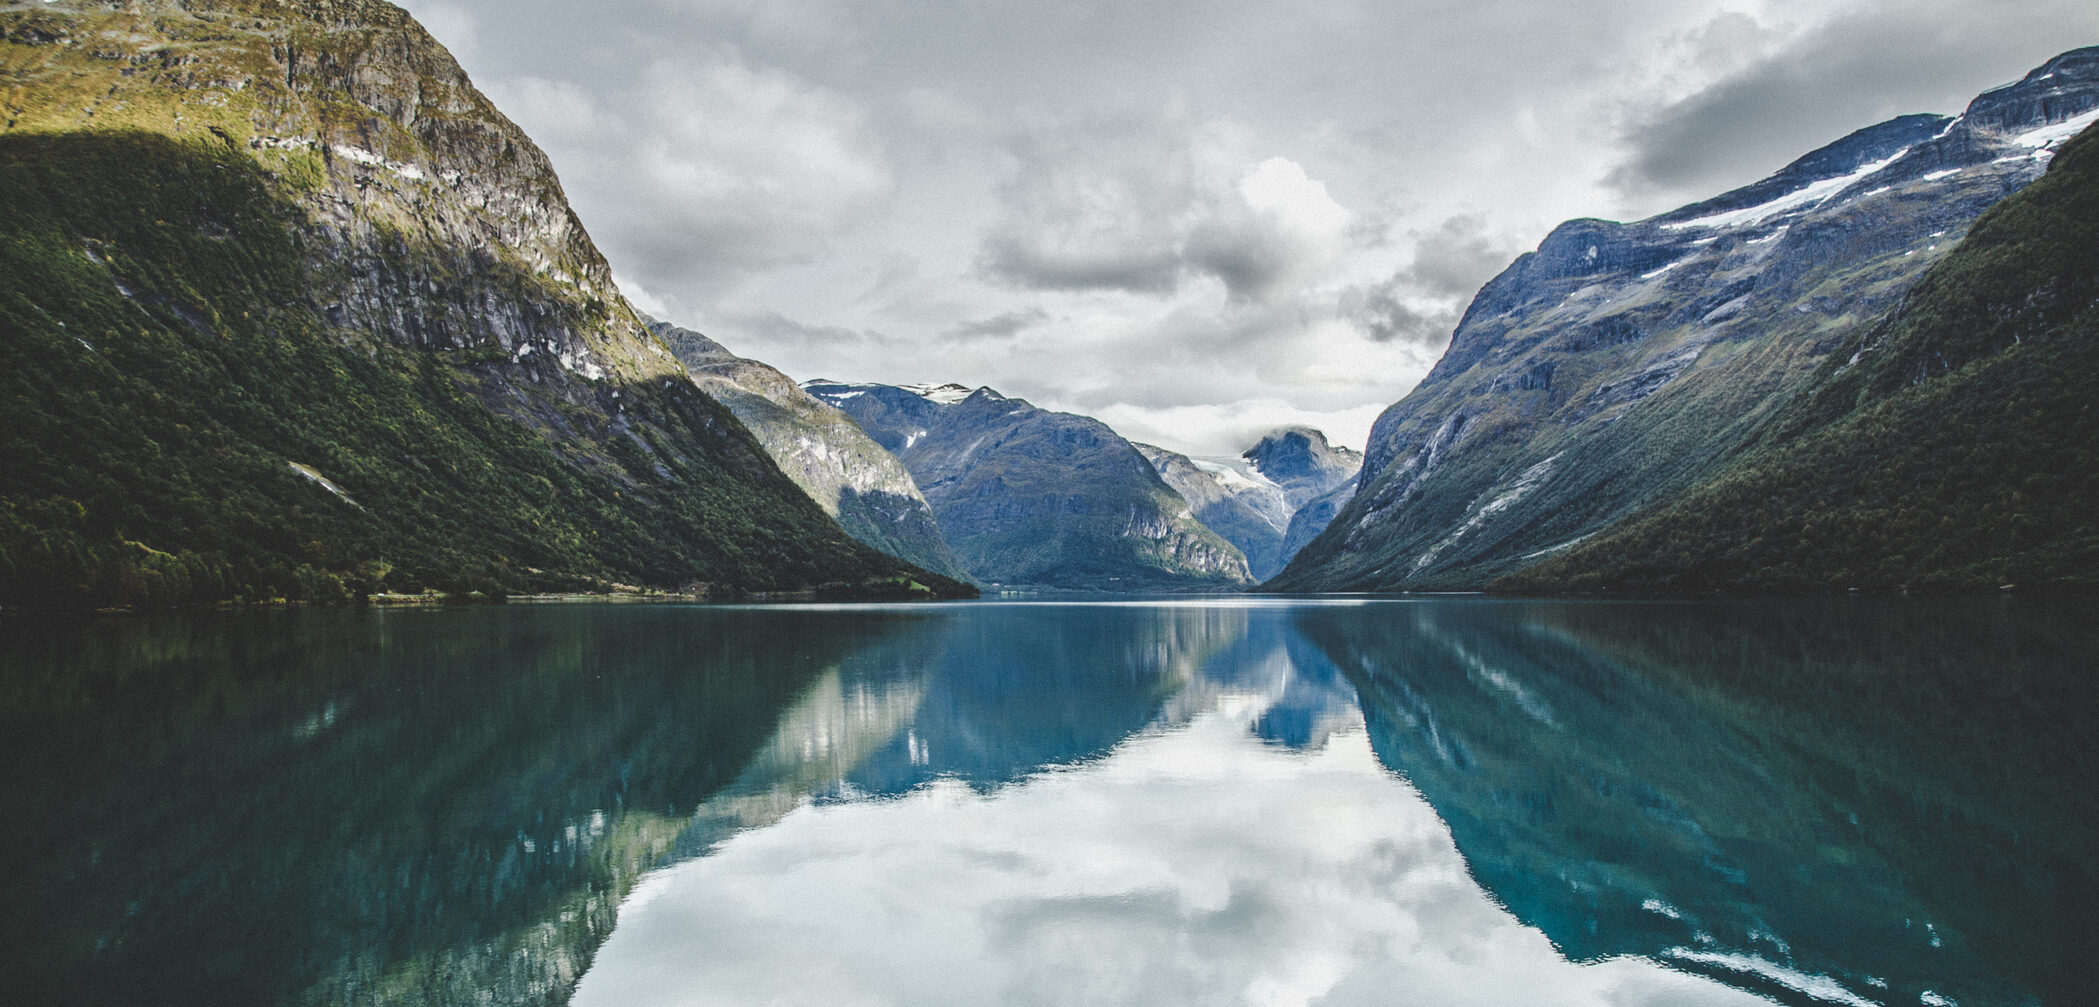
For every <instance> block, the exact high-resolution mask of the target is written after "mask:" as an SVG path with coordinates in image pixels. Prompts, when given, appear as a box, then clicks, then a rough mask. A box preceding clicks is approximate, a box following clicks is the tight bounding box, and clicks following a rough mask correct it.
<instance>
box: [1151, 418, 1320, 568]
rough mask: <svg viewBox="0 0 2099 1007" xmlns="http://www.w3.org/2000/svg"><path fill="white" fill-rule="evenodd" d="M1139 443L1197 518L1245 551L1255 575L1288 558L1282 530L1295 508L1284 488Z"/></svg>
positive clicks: (1255, 477)
mask: <svg viewBox="0 0 2099 1007" xmlns="http://www.w3.org/2000/svg"><path fill="white" fill-rule="evenodd" d="M1136 448H1137V450H1138V452H1139V453H1141V454H1143V455H1144V460H1145V461H1148V462H1150V463H1152V469H1153V471H1155V472H1157V473H1159V478H1160V479H1161V480H1163V481H1165V483H1166V485H1168V486H1170V487H1172V488H1173V491H1174V492H1176V493H1179V494H1180V495H1181V499H1183V500H1186V501H1188V506H1189V507H1190V508H1191V509H1192V510H1194V512H1195V519H1196V520H1198V521H1201V522H1202V523H1203V524H1204V525H1206V526H1208V527H1209V529H1210V530H1211V531H1214V532H1216V533H1217V534H1218V535H1220V536H1223V538H1224V540H1225V541H1227V542H1230V543H1231V544H1232V545H1233V546H1235V547H1237V548H1238V550H1239V551H1240V553H1242V554H1244V555H1245V556H1246V566H1247V569H1248V571H1250V572H1251V573H1252V575H1253V577H1254V579H1255V580H1262V579H1265V578H1267V577H1270V576H1273V575H1274V574H1275V572H1276V571H1278V570H1281V569H1282V568H1283V560H1284V559H1285V558H1286V557H1284V556H1282V555H1280V553H1279V550H1280V549H1281V548H1282V544H1283V529H1284V528H1287V527H1289V523H1290V509H1289V504H1288V503H1286V502H1285V501H1284V499H1283V491H1282V489H1281V487H1278V486H1276V485H1275V484H1274V483H1271V482H1269V481H1268V480H1266V479H1262V478H1260V476H1259V475H1258V474H1249V473H1247V472H1242V471H1240V470H1238V469H1236V468H1233V467H1231V466H1226V465H1221V464H1218V463H1216V462H1209V463H1204V462H1199V461H1196V460H1195V459H1193V458H1190V457H1188V456H1187V455H1184V454H1180V453H1178V452H1174V451H1168V450H1166V449H1165V448H1161V447H1155V446H1153V445H1150V444H1138V445H1136Z"/></svg>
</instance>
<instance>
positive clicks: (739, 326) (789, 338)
mask: <svg viewBox="0 0 2099 1007" xmlns="http://www.w3.org/2000/svg"><path fill="white" fill-rule="evenodd" d="M723 327H724V328H725V329H726V331H728V332H729V333H731V334H732V335H731V338H732V339H734V340H735V341H736V342H737V344H738V345H739V346H743V345H745V341H746V340H749V341H750V344H753V345H765V346H775V347H783V346H784V347H792V348H793V349H794V350H795V351H796V352H798V353H800V354H802V355H804V356H808V355H812V354H813V355H816V356H828V355H833V354H837V353H842V352H850V351H853V350H860V349H864V348H867V347H879V346H884V345H888V344H890V343H892V342H894V340H893V339H892V338H891V337H890V336H888V335H887V334H885V333H882V332H880V331H877V330H874V329H852V328H847V327H845V326H842V325H812V324H809V323H807V322H801V321H797V320H795V319H792V318H789V317H787V316H785V315H782V314H779V313H778V312H770V311H767V312H758V313H754V314H748V315H739V316H735V317H732V318H728V319H725V320H724V326H723ZM738 352H743V350H739V351H738ZM840 376H841V375H835V374H813V373H812V374H797V375H795V377H796V378H798V379H806V378H814V377H826V378H834V377H840Z"/></svg>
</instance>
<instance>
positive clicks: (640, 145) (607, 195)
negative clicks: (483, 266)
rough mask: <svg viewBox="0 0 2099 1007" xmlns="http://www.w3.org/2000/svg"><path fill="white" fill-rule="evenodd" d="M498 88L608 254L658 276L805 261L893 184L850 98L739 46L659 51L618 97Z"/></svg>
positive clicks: (693, 282)
mask: <svg viewBox="0 0 2099 1007" xmlns="http://www.w3.org/2000/svg"><path fill="white" fill-rule="evenodd" d="M499 96H500V98H501V99H502V104H503V107H504V108H506V109H508V110H510V111H511V114H512V115H513V116H515V117H516V118H517V119H518V120H519V121H520V122H521V123H523V124H525V125H526V126H527V127H528V128H529V129H530V130H531V131H532V134H533V136H534V137H535V138H536V139H537V140H538V141H539V142H540V143H541V144H542V145H544V146H545V147H546V148H547V149H548V151H549V154H550V155H551V156H552V157H553V158H554V160H555V162H556V163H557V164H558V165H560V167H561V170H562V172H563V175H564V180H565V181H566V182H567V183H568V188H569V189H570V190H571V191H572V192H574V193H575V201H576V203H577V205H578V209H579V212H581V213H582V214H583V215H584V217H585V219H587V220H589V221H590V222H591V225H592V228H593V234H595V235H597V236H598V237H599V239H600V240H601V241H602V242H603V243H604V244H605V245H606V246H607V252H608V254H610V255H611V256H612V257H613V258H614V259H615V260H617V261H619V262H620V263H621V267H622V269H623V271H624V270H631V271H632V273H633V274H634V275H635V277H636V278H637V279H639V280H641V281H642V282H644V283H648V284H650V285H651V286H655V287H659V288H666V289H682V290H702V291H704V290H720V289H722V288H724V287H725V286H727V285H729V284H730V283H731V282H733V281H734V280H735V279H737V278H738V277H740V276H741V275H742V274H745V273H747V272H751V271H755V270H762V269H766V268H769V267H775V266H779V265H782V264H785V263H791V262H797V261H804V260H807V259H808V258H810V257H812V256H814V255H816V254H818V253H819V252H821V251H822V250H823V249H824V248H825V247H826V246H827V244H829V243H830V242H831V241H833V240H834V239H836V238H837V237H838V236H839V235H840V234H842V233H844V232H846V231H848V230H849V229H851V228H852V227H854V226H855V225H857V224H859V223H861V222H862V221H864V220H865V219H867V218H868V217H870V216H871V215H873V214H874V213H876V212H877V211H879V210H880V208H881V207H882V205H883V201H884V198H885V197H886V196H887V195H888V194H889V193H890V191H891V189H892V186H893V177H892V174H891V170H890V168H889V166H888V164H887V162H886V159H885V156H884V154H883V149H882V144H881V143H880V142H879V140H878V139H877V138H876V137H875V136H874V135H873V134H872V132H871V130H870V128H869V123H868V117H867V115H866V113H865V111H864V110H863V109H862V108H860V107H859V106H858V105H857V104H856V103H855V102H854V101H852V100H851V99H849V98H847V97H845V96H843V95H840V94H837V93H835V92H832V91H829V90H827V89H825V88H822V87H820V86H818V85H815V84H813V83H811V82H809V81H807V80H805V79H803V78H800V77H797V76H795V75H793V74H790V73H786V72H784V71H781V70H778V69H775V68H766V67H757V66H753V65H751V64H750V63H748V62H746V61H745V60H744V59H743V58H741V57H740V56H739V55H738V54H736V53H735V52H733V51H729V50H722V51H718V52H713V53H708V54H703V55H698V56H680V57H665V58H660V59H656V60H653V61H651V62H650V63H648V64H647V65H646V66H645V67H643V69H642V70H641V72H640V73H639V74H638V75H637V76H636V77H635V78H633V80H632V81H631V82H630V83H629V90H627V91H626V92H625V93H622V94H618V95H617V96H616V100H607V98H606V97H605V96H602V95H601V94H598V93H594V92H591V91H586V90H585V89H583V88H582V87H580V86H578V85H575V84H571V83H567V82H562V81H551V80H542V79H537V78H529V77H527V78H521V79H518V80H515V81H512V82H510V83H508V84H507V85H505V86H503V87H502V88H501V89H500V95H499Z"/></svg>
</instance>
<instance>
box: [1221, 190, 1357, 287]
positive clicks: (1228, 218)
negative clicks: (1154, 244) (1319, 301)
mask: <svg viewBox="0 0 2099 1007" xmlns="http://www.w3.org/2000/svg"><path fill="white" fill-rule="evenodd" d="M1235 195H1236V198H1227V199H1225V200H1223V201H1221V205H1220V206H1219V208H1218V209H1217V211H1216V212H1215V214H1214V215H1213V216H1212V217H1211V218H1210V219H1209V220H1207V221H1204V222H1203V223H1202V224H1201V225H1199V226H1198V227H1197V228H1196V229H1195V230H1194V232H1193V233H1191V234H1190V235H1189V236H1188V241H1187V245H1186V251H1185V253H1184V258H1185V261H1186V263H1187V265H1188V267H1189V268H1190V269H1191V270H1194V271H1197V272H1203V273H1209V274H1211V275H1213V276H1216V277H1217V278H1218V279H1220V280H1222V281H1224V285H1225V289H1226V290H1227V291H1228V292H1229V293H1230V295H1231V297H1232V298H1234V299H1235V300H1241V301H1261V302H1272V301H1274V300H1275V299H1276V298H1277V297H1279V296H1281V295H1284V294H1288V293H1291V292H1294V291H1295V290H1296V289H1298V288H1299V287H1302V286H1303V285H1305V284H1306V283H1309V282H1311V281H1314V280H1316V279H1318V278H1320V276H1321V274H1322V273H1323V272H1324V271H1325V270H1326V269H1327V268H1328V267H1330V266H1332V265H1333V264H1334V262H1335V261H1336V260H1338V259H1339V258H1340V257H1341V255H1342V253H1344V252H1345V251H1347V250H1348V248H1349V246H1350V245H1351V244H1353V243H1355V240H1356V232H1355V218H1354V215H1353V214H1351V213H1349V212H1348V210H1347V208H1345V207H1343V206H1342V205H1341V204H1340V203H1337V202H1335V201H1334V198H1333V197H1332V196H1330V195H1328V194H1327V189H1326V185H1325V184H1323V183H1321V182H1317V181H1314V180H1313V179H1312V178H1311V177H1310V176H1308V175H1306V174H1305V169H1304V168H1303V166H1301V165H1299V164H1298V163H1297V162H1295V161H1291V160H1289V159H1287V158H1281V157H1272V158H1269V159H1268V160H1266V161H1263V162H1261V163H1260V164H1259V165H1257V166H1255V168H1254V169H1253V170H1252V171H1250V172H1248V173H1247V175H1246V177H1245V178H1243V179H1241V180H1240V182H1239V186H1238V189H1237V192H1236V193H1235Z"/></svg>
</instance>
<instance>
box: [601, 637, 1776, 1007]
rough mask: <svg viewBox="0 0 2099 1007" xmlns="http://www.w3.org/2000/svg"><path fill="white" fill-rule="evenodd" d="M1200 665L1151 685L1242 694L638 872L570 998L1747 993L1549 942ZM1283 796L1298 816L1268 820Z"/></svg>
mask: <svg viewBox="0 0 2099 1007" xmlns="http://www.w3.org/2000/svg"><path fill="white" fill-rule="evenodd" d="M1276 656H1277V659H1278V660H1284V661H1287V657H1286V656H1284V655H1282V654H1281V653H1280V652H1278V654H1277V655H1276ZM1204 687H1205V688H1208V689H1209V690H1211V695H1213V696H1214V695H1220V694H1221V695H1223V696H1225V697H1227V698H1225V699H1223V700H1213V701H1208V702H1205V701H1204V700H1203V699H1201V698H1194V697H1176V698H1175V699H1174V700H1173V703H1174V704H1186V705H1194V706H1197V709H1199V710H1202V709H1204V708H1206V707H1208V708H1214V707H1216V706H1218V705H1223V704H1225V703H1230V704H1232V705H1233V706H1236V707H1238V708H1240V709H1243V710H1245V711H1246V712H1242V713H1235V714H1230V715H1227V714H1223V713H1220V712H1214V709H1212V710H1207V711H1205V712H1200V713H1198V714H1197V715H1196V716H1194V717H1193V718H1192V721H1191V722H1190V723H1188V724H1187V725H1185V726H1181V727H1178V728H1177V729H1175V730H1170V731H1162V730H1154V731H1144V732H1139V733H1137V734H1135V735H1132V736H1131V738H1130V739H1129V740H1128V741H1127V742H1126V743H1124V744H1122V745H1118V746H1117V747H1116V748H1115V749H1114V750H1113V751H1111V752H1110V753H1108V754H1107V755H1106V756H1104V757H1102V758H1100V759H1097V760H1093V761H1089V762H1084V763H1081V764H1079V765H1075V766H1070V767H1064V768H1063V769H1061V770H1060V771H1056V772H1046V773H1041V774H1038V775H1035V776H1032V777H1029V778H1026V779H1023V780H1019V781H1016V782H1014V783H1012V784H1010V785H1007V786H1004V787H1000V788H998V789H996V790H995V791H992V792H990V793H977V792H975V791H972V790H971V789H970V788H969V786H968V785H966V784H964V783H961V782H958V781H954V780H941V781H937V782H935V783H932V784H929V785H927V786H924V787H920V788H918V789H915V790H912V791H910V792H909V793H906V794H902V795H899V796H897V797H894V798H892V799H887V800H873V801H869V800H861V801H837V802H833V801H818V802H813V803H811V802H804V803H803V805H802V806H801V807H800V808H798V809H796V810H795V811H793V812H792V813H791V814H788V815H786V816H785V817H782V818H780V819H779V820H778V821H777V822H774V823H772V824H770V825H768V826H767V827H765V828H758V829H749V830H746V831H743V832H740V833H737V834H736V835H734V836H732V837H730V838H728V839H727V840H725V841H723V842H722V843H720V844H718V845H716V846H715V847H713V848H712V849H710V850H709V851H708V853H707V855H706V856H704V857H699V858H697V859H693V860H689V861H686V862H685V863H682V864H675V865H672V866H670V867H667V868H665V869H663V870H660V871H657V872H655V873H653V874H651V875H650V876H649V877H648V878H647V879H646V880H644V881H643V882H642V884H641V885H640V886H639V887H637V889H636V891H635V893H634V895H632V896H630V897H629V899H628V901H627V902H626V903H625V904H623V905H622V906H621V907H620V920H619V927H618V928H617V929H615V930H614V931H613V932H612V935H611V937H610V939H608V940H607V941H606V942H605V944H604V946H603V947H602V948H601V949H600V950H599V951H598V954H597V958H596V960H595V963H594V964H593V966H592V968H591V970H590V971H589V972H588V973H586V974H585V975H584V976H583V979H582V981H581V982H580V984H579V985H578V987H577V989H576V996H575V1003H576V1004H578V1005H579V1007H594V1005H600V1004H621V1005H644V1007H645V1005H652V1004H683V1003H692V1002H696V1001H704V1002H709V1003H713V1002H734V1003H759V1002H768V1001H772V1000H776V999H778V998H779V997H780V996H782V995H783V992H784V993H785V995H791V996H792V997H794V998H796V999H799V1000H803V1001H807V1002H812V1003H1001V1004H1027V1005H1033V1004H1054V1003H1139V1004H1181V1003H1199V1004H1217V1003H1251V1004H1307V1003H1314V1002H1317V1003H1323V1004H1385V1003H1391V1002H1393V1001H1394V999H1395V991H1403V996H1404V999H1405V1000H1406V1001H1407V1002H1415V1003H1433V1004H1444V1005H1454V1007H1473V1005H1488V1004H1510V1003H1540V1004H1552V1005H1559V1007H1608V1005H1619V1007H1626V1005H1635V1004H1663V1003H1667V1004H1678V1005H1695V1007H1719V1005H1745V1007H1746V1005H1759V1004H1765V1003H1767V1001H1765V1000H1762V999H1760V998H1759V997H1757V996H1756V995H1754V994H1752V993H1749V992H1746V991H1741V990H1735V989H1731V988H1729V987H1727V986H1725V985H1723V984H1721V983H1720V982H1718V981H1716V980H1713V979H1709V978H1705V977H1702V976H1695V975H1690V974H1687V973H1684V972H1679V971H1676V970H1674V969H1671V968H1669V967H1667V966H1665V965H1663V964H1660V963H1658V962H1654V961H1649V960H1646V959H1643V958H1639V957H1637V956H1626V957H1617V958H1609V959H1605V960H1601V961H1595V962H1573V961H1569V960H1568V959H1567V958H1566V957H1564V956H1563V955H1562V954H1561V952H1560V951H1559V950H1558V949H1557V948H1555V947H1554V946H1553V944H1552V942H1551V941H1550V940H1548V939H1547V938H1546V937H1545V935H1544V934H1543V933H1541V932H1539V931H1538V930H1537V929H1536V928H1535V927H1530V926H1526V925H1524V924H1523V923H1522V922H1521V921H1520V920H1518V919H1517V918H1516V917H1515V916H1513V915H1512V914H1511V913H1510V912H1509V910H1507V909H1506V908H1504V907H1503V906H1502V905H1501V904H1500V903H1499V902H1497V901H1496V900H1495V899H1494V898H1493V897H1492V896H1491V894H1490V893H1489V892H1487V891H1485V890H1484V889H1482V888H1481V887H1480V886H1479V885H1478V884H1477V883H1475V882H1474V881H1473V879H1472V876H1471V874H1470V873H1469V872H1468V871H1467V869H1466V864H1465V859H1464V856H1463V854H1462V853H1461V852H1460V851H1459V850H1458V848H1457V846H1456V844H1455V843H1454V842H1453V841H1452V839H1451V837H1450V832H1449V829H1448V828H1447V827H1446V826H1445V825H1444V824H1443V822H1442V821H1441V820H1440V819H1439V818H1438V817H1437V816H1436V812H1435V809H1434V808H1433V807H1431V806H1430V805H1429V804H1428V802H1427V801H1425V800H1424V799H1422V797H1421V796H1420V795H1419V794H1417V793H1416V792H1415V791H1414V790H1413V789H1412V788H1410V787H1407V786H1405V785H1404V784H1402V783H1398V782H1396V781H1395V780H1394V779H1393V777H1392V775H1391V774H1390V773H1389V772H1388V771H1387V770H1385V769H1384V767H1383V766H1382V765H1380V764H1379V763H1378V761H1377V758H1376V756H1375V754H1374V753H1373V752H1372V751H1371V746H1370V743H1369V740H1368V738H1367V735H1366V734H1365V732H1364V731H1363V730H1362V729H1361V728H1360V727H1358V728H1354V729H1352V730H1345V731H1343V732H1341V733H1337V734H1336V735H1334V736H1333V737H1332V739H1331V740H1329V741H1328V742H1327V744H1326V746H1325V747H1324V748H1323V749H1320V750H1315V751H1308V752H1294V751H1289V750H1286V749H1283V748H1281V747H1280V746H1272V745H1267V744H1263V743H1262V742H1261V741H1260V739H1259V738H1257V737H1256V736H1255V734H1254V722H1255V718H1256V717H1257V716H1259V714H1260V713H1261V712H1262V711H1263V709H1265V708H1267V704H1265V703H1249V702H1248V701H1247V699H1246V696H1247V690H1246V688H1245V687H1244V686H1235V687H1232V688H1228V689H1220V688H1219V687H1218V686H1215V685H1209V684H1208V683H1204ZM1190 691H1191V692H1192V691H1193V690H1192V689H1191V690H1190ZM1198 704H1200V705H1198ZM907 723H908V721H907ZM895 730H896V731H897V732H898V734H902V733H903V731H904V730H905V728H903V727H898V728H896V729H895ZM914 737H915V736H914ZM934 743H935V744H938V742H937V741H936V742H934ZM1307 808H1316V809H1318V811H1317V826H1316V827H1278V826H1277V823H1278V822H1291V823H1294V822H1297V821H1300V820H1303V819H1304V818H1305V817H1306V816H1305V809H1307ZM811 948H821V949H822V950H823V953H822V955H821V956H820V958H821V960H820V962H817V963H815V964H812V959H811V954H810V949H811Z"/></svg>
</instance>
